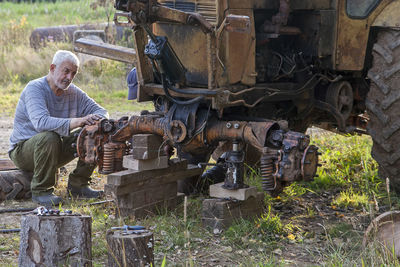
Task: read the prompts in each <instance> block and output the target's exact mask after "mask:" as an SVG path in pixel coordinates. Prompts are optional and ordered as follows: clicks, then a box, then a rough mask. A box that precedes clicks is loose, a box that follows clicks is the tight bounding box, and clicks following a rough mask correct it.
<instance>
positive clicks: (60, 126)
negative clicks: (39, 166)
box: [9, 76, 108, 151]
mask: <svg viewBox="0 0 400 267" xmlns="http://www.w3.org/2000/svg"><path fill="white" fill-rule="evenodd" d="M89 114H98V115H101V116H102V117H105V118H108V113H107V111H106V110H105V109H104V108H102V107H101V106H100V105H98V104H97V103H96V102H95V101H94V100H93V99H92V98H90V97H89V96H88V95H87V94H86V93H85V92H83V91H82V90H81V89H80V88H78V87H77V86H75V85H74V84H71V85H70V86H69V88H68V90H66V91H64V93H63V94H62V95H61V96H56V95H55V94H54V92H53V91H52V90H51V89H50V86H49V84H48V82H47V80H46V76H45V77H42V78H39V79H36V80H33V81H30V82H29V83H28V84H27V85H26V87H25V89H24V90H23V91H22V93H21V96H20V98H19V101H18V104H17V109H16V110H15V117H14V128H13V131H12V133H11V137H10V149H9V151H11V150H12V149H13V148H14V147H15V145H16V144H17V143H18V142H21V141H24V140H27V139H29V138H31V137H33V136H34V135H36V134H38V133H40V132H45V131H53V132H56V133H58V134H59V135H61V136H67V135H69V132H70V129H69V125H70V121H71V119H72V118H81V117H84V116H86V115H89Z"/></svg>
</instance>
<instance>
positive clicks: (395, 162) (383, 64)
mask: <svg viewBox="0 0 400 267" xmlns="http://www.w3.org/2000/svg"><path fill="white" fill-rule="evenodd" d="M368 77H369V79H370V80H371V88H370V91H369V93H368V96H367V100H366V106H367V111H368V114H369V116H370V122H369V123H368V132H369V134H370V135H371V137H372V139H373V146H372V157H373V158H374V159H375V160H376V161H377V162H378V164H379V176H380V177H381V178H383V179H386V178H389V179H390V185H391V188H392V189H394V191H396V193H398V194H400V31H399V30H394V29H385V30H382V31H380V32H379V33H378V36H377V42H376V43H375V44H374V46H373V64H372V68H371V70H370V71H369V73H368Z"/></svg>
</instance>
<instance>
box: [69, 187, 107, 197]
mask: <svg viewBox="0 0 400 267" xmlns="http://www.w3.org/2000/svg"><path fill="white" fill-rule="evenodd" d="M67 192H68V195H70V196H72V197H79V198H100V197H102V196H103V193H104V192H103V191H98V190H93V189H91V188H90V187H89V186H82V187H75V186H72V185H70V184H68V187H67Z"/></svg>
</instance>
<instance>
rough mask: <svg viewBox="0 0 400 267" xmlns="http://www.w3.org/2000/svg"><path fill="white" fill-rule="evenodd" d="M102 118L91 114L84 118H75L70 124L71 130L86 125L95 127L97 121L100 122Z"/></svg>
mask: <svg viewBox="0 0 400 267" xmlns="http://www.w3.org/2000/svg"><path fill="white" fill-rule="evenodd" d="M101 118H102V117H101V116H100V115H97V114H89V115H87V116H85V117H82V118H73V119H71V122H70V124H69V129H70V130H73V129H75V128H78V127H83V126H85V125H93V124H95V122H96V121H98V120H100V119H101Z"/></svg>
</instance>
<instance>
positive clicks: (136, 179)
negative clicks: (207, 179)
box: [106, 165, 203, 197]
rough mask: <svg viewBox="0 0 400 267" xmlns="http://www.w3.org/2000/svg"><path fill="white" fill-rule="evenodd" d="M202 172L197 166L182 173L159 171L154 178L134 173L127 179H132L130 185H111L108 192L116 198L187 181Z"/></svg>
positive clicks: (166, 170)
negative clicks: (157, 186)
mask: <svg viewBox="0 0 400 267" xmlns="http://www.w3.org/2000/svg"><path fill="white" fill-rule="evenodd" d="M160 171H163V173H160ZM202 172H203V170H202V168H199V167H198V166H196V165H188V167H187V169H185V170H180V171H170V169H169V168H168V169H164V170H158V171H157V172H155V173H154V174H153V176H152V177H149V176H147V177H143V176H138V175H136V174H135V173H133V174H132V176H130V177H129V175H127V176H126V177H125V179H129V178H131V182H130V183H128V182H126V181H125V182H124V184H123V185H115V184H114V185H112V184H110V186H107V189H106V191H107V192H111V193H112V194H113V195H115V197H118V196H120V195H125V194H128V193H131V192H136V191H139V190H141V189H143V188H146V187H152V186H156V185H159V184H167V183H170V182H173V181H178V180H181V179H185V178H187V177H192V176H196V175H201V173H202ZM111 185H112V186H111Z"/></svg>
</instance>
